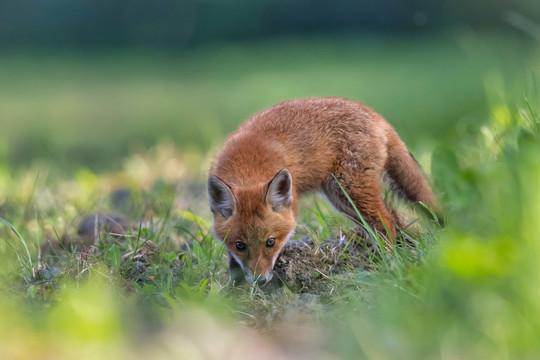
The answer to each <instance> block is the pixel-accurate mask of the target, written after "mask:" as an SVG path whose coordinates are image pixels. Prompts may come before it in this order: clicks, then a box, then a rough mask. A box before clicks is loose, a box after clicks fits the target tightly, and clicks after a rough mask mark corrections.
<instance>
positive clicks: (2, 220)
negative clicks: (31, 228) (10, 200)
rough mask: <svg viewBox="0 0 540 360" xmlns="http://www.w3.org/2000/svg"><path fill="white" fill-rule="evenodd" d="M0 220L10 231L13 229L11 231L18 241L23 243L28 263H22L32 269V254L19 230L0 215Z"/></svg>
mask: <svg viewBox="0 0 540 360" xmlns="http://www.w3.org/2000/svg"><path fill="white" fill-rule="evenodd" d="M0 221H1V222H3V223H4V224H6V225H7V226H8V227H9V228H10V229H11V231H13V233H14V234H15V235H16V236H17V238H18V239H19V241H20V242H21V244H22V245H23V247H24V250H25V251H26V256H27V261H28V263H26V264H24V262H23V265H25V266H26V267H27V268H28V270H30V271H32V256H31V255H30V250H28V246H27V245H26V241H25V240H24V238H23V237H22V235H21V234H19V232H18V231H17V230H16V229H15V228H14V227H13V225H11V223H10V222H9V221H7V220H6V219H4V218H3V217H1V216H0ZM18 255H19V254H17V256H18ZM21 260H22V259H21Z"/></svg>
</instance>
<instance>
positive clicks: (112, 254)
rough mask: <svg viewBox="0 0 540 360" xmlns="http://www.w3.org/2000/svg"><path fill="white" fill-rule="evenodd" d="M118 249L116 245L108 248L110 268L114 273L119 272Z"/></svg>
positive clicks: (119, 258)
mask: <svg viewBox="0 0 540 360" xmlns="http://www.w3.org/2000/svg"><path fill="white" fill-rule="evenodd" d="M120 260H121V257H120V249H119V248H118V246H116V244H112V245H111V247H110V248H109V261H110V262H111V267H112V268H113V270H114V271H116V272H117V271H118V270H120Z"/></svg>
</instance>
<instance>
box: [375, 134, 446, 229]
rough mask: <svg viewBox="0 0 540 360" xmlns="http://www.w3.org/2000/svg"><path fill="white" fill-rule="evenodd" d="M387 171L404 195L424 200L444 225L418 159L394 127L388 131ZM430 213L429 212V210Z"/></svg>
mask: <svg viewBox="0 0 540 360" xmlns="http://www.w3.org/2000/svg"><path fill="white" fill-rule="evenodd" d="M388 133H389V134H388V157H387V160H386V164H385V170H386V173H387V174H388V175H389V176H390V178H391V179H392V180H393V181H394V183H395V185H396V187H397V188H398V190H399V192H400V193H401V195H402V196H404V197H405V198H407V199H408V200H410V201H412V202H422V203H424V204H425V205H427V206H428V207H429V208H431V210H433V211H434V212H435V214H436V216H437V218H438V221H439V223H440V224H441V225H443V218H442V213H441V210H440V207H439V204H438V202H437V199H436V198H435V196H434V195H433V191H431V187H430V186H429V184H428V182H427V180H426V177H425V175H424V173H423V172H422V170H421V169H420V165H418V162H417V161H416V159H415V158H414V157H413V156H412V154H411V153H410V152H409V150H408V149H407V147H406V146H405V144H404V143H403V142H402V141H401V139H400V138H399V136H398V135H397V134H396V132H395V131H394V130H393V129H391V128H390V129H389V131H388ZM428 213H429V212H428Z"/></svg>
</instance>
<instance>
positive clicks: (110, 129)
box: [0, 0, 540, 171]
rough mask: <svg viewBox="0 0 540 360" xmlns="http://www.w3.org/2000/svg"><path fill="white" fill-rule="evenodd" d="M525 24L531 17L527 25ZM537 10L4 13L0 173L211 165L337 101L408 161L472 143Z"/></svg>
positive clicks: (197, 8)
mask: <svg viewBox="0 0 540 360" xmlns="http://www.w3.org/2000/svg"><path fill="white" fill-rule="evenodd" d="M523 15H526V17H523ZM538 19H540V5H539V4H538V2H534V1H524V0H520V1H510V0H506V1H505V0H499V1H497V0H495V1H490V0H483V1H475V2H471V1H462V0H458V1H443V0H435V1H430V0H408V1H405V0H384V1H377V2H373V1H368V0H362V1H352V0H336V1H320V0H318V1H314V0H309V1H308V0H296V1H271V0H264V1H256V2H254V1H248V0H228V1H219V0H208V1H197V0H189V1H186V0H159V1H153V2H145V1H133V0H123V1H95V0H94V1H87V0H71V1H54V2H44V1H35V0H22V1H17V2H12V1H0V50H1V52H0V130H1V131H0V144H1V145H0V160H2V161H3V162H5V163H8V164H9V166H10V167H11V168H20V167H27V166H29V165H30V164H31V163H33V162H36V161H40V160H41V161H43V160H44V161H46V162H47V163H48V164H49V165H50V166H55V165H56V166H57V167H58V168H61V169H65V170H67V171H69V170H70V169H76V168H80V167H89V168H91V169H92V170H94V171H101V170H109V169H111V168H115V167H117V166H118V165H119V163H120V162H121V161H122V159H123V158H124V157H125V156H126V155H128V154H129V153H131V152H133V151H137V150H138V149H145V148H147V147H149V146H152V145H154V144H155V143H156V142H158V141H160V139H164V138H166V139H167V140H168V141H172V142H174V143H175V144H176V146H177V147H178V148H180V149H181V150H182V151H184V152H194V153H199V154H205V153H207V152H208V151H209V149H211V148H212V146H215V145H216V144H219V143H220V142H221V141H222V139H223V138H224V136H225V135H226V134H227V133H229V132H231V131H233V130H234V129H235V128H236V127H237V126H238V124H240V123H241V122H242V121H244V120H245V119H247V118H248V117H249V116H250V115H252V114H254V113H256V112H257V111H259V110H262V109H263V108H266V107H268V106H271V105H273V104H274V103H276V102H278V101H282V100H285V99H290V98H299V97H306V96H344V97H348V98H352V99H354V100H358V101H361V102H364V103H365V104H367V105H369V106H371V107H374V108H375V109H376V110H377V111H378V112H380V113H381V114H382V115H383V116H385V117H386V118H387V119H388V120H389V121H390V122H391V123H392V124H393V125H394V126H395V127H396V129H397V130H398V133H399V134H400V135H401V136H402V138H403V139H404V140H405V142H406V143H407V144H408V145H409V146H410V147H411V149H412V150H413V152H421V151H425V150H429V149H431V148H432V146H433V144H435V143H437V142H438V141H440V140H442V139H445V140H453V139H455V138H456V137H458V136H461V134H459V133H457V131H456V124H462V126H460V127H459V128H461V129H470V130H471V131H472V130H474V129H475V128H476V127H477V126H478V124H479V123H480V121H481V120H478V119H481V118H482V116H483V114H485V112H486V111H487V105H486V98H485V95H484V90H485V81H486V78H489V77H490V76H491V77H493V76H496V77H500V78H502V79H503V81H504V79H514V78H516V77H520V76H521V77H523V76H524V74H523V71H522V69H523V68H524V67H525V66H527V64H528V62H529V60H530V58H531V55H534V50H533V48H532V46H531V39H533V38H534V37H535V36H538V33H537V32H535V31H536V28H534V26H532V28H531V23H532V24H534V21H536V20H538Z"/></svg>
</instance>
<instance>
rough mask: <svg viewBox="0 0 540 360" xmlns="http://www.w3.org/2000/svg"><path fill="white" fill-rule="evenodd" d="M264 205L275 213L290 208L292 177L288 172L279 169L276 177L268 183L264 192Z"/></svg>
mask: <svg viewBox="0 0 540 360" xmlns="http://www.w3.org/2000/svg"><path fill="white" fill-rule="evenodd" d="M265 201H266V203H267V204H268V205H270V206H271V207H272V210H274V211H275V212H279V211H281V209H283V208H288V207H289V206H291V204H292V201H293V194H292V176H291V173H290V172H289V170H287V169H281V170H280V171H279V172H278V173H277V174H276V176H274V178H273V179H272V181H270V182H269V183H268V189H267V190H266V199H265Z"/></svg>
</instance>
